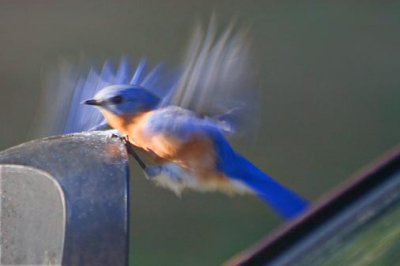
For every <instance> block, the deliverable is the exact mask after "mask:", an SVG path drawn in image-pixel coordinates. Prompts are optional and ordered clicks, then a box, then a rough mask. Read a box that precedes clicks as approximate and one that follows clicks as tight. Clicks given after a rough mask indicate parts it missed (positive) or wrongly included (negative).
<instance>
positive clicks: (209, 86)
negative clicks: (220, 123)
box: [162, 21, 256, 128]
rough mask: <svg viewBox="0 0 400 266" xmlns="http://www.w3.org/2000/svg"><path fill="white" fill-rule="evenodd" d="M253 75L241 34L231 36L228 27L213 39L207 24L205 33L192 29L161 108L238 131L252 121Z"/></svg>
mask: <svg viewBox="0 0 400 266" xmlns="http://www.w3.org/2000/svg"><path fill="white" fill-rule="evenodd" d="M253 74H254V73H252V70H251V68H250V56H249V42H248V40H247V38H246V35H245V33H244V32H243V31H239V32H237V33H235V34H233V26H232V25H231V26H229V27H228V29H227V30H226V31H225V32H223V34H222V35H221V36H220V37H219V38H217V34H216V27H215V23H214V22H213V21H211V22H210V25H209V27H208V30H207V33H204V31H203V30H202V28H201V27H200V26H197V27H196V28H195V31H194V35H193V37H192V40H191V42H190V45H189V48H188V51H187V53H186V57H185V61H184V65H183V70H182V74H181V76H180V78H179V80H178V82H177V84H176V86H175V88H174V90H172V91H171V92H170V94H169V95H168V96H167V97H166V98H165V99H164V101H163V102H162V105H163V106H167V105H177V106H181V107H183V108H186V109H189V110H192V111H194V112H196V113H197V114H200V115H205V116H209V117H216V118H219V119H221V120H226V121H228V122H229V123H231V124H233V126H234V127H235V128H237V127H239V126H240V127H241V128H242V126H243V122H244V121H250V120H253V121H254V113H255V110H256V108H255V107H256V95H255V94H256V86H255V84H254V78H253V77H252V76H253Z"/></svg>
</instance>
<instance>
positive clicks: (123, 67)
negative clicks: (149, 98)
mask: <svg viewBox="0 0 400 266" xmlns="http://www.w3.org/2000/svg"><path fill="white" fill-rule="evenodd" d="M85 69H86V71H85ZM87 69H89V70H87ZM113 84H134V85H140V86H142V87H145V88H147V89H148V90H150V91H152V92H153V93H155V94H157V95H158V96H160V97H163V96H164V95H165V94H166V93H167V90H169V89H170V88H171V86H172V85H171V84H172V82H171V81H170V80H169V79H168V78H167V74H166V73H165V71H164V68H163V66H162V65H158V66H156V67H155V68H153V69H148V67H147V63H146V61H145V60H144V59H142V60H141V61H140V62H139V63H138V66H137V67H136V70H135V71H133V67H132V64H131V63H130V62H129V61H128V60H127V59H126V58H123V59H122V60H121V61H120V64H119V66H118V67H115V66H113V64H111V63H110V62H106V63H104V65H103V67H102V69H101V70H100V71H98V70H96V69H95V68H94V67H93V66H92V67H90V66H89V67H88V66H87V65H86V66H84V65H83V64H81V65H73V64H70V63H67V62H62V63H60V64H59V66H58V69H56V70H53V71H50V72H49V74H48V75H47V82H46V84H45V88H44V93H43V94H42V104H41V107H42V110H41V112H40V113H39V118H40V121H39V123H38V131H39V135H40V136H46V135H54V134H63V133H72V132H80V131H86V130H90V129H93V128H96V126H98V125H99V124H102V123H105V120H104V118H103V117H102V115H101V113H100V112H99V110H98V109H97V108H93V107H92V106H87V105H83V104H81V103H82V102H83V101H84V100H87V99H90V98H92V97H93V96H94V95H95V94H96V92H98V91H99V90H101V89H102V88H104V87H106V86H109V85H113Z"/></svg>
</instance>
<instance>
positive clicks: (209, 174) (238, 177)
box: [65, 23, 308, 219]
mask: <svg viewBox="0 0 400 266" xmlns="http://www.w3.org/2000/svg"><path fill="white" fill-rule="evenodd" d="M216 31H217V30H216V27H215V24H214V23H210V26H209V28H208V30H207V32H206V33H204V32H203V30H202V28H201V27H197V28H196V30H195V31H194V35H193V37H192V42H191V44H190V45H189V49H188V51H187V55H186V57H185V61H184V64H183V66H181V67H180V68H179V69H178V70H176V71H172V72H171V73H168V74H166V72H168V71H163V70H162V69H164V68H163V66H157V67H156V68H154V69H153V70H151V71H147V70H146V69H147V63H146V62H145V61H141V62H140V63H139V64H138V67H137V69H136V71H135V72H134V74H133V77H132V78H129V77H130V74H129V73H131V72H130V67H129V64H128V62H127V61H126V60H125V59H124V60H122V61H121V64H120V66H119V68H118V70H117V71H116V72H113V71H112V69H113V68H112V67H110V66H109V65H108V64H105V66H104V68H103V70H102V71H101V73H100V74H98V73H95V71H92V72H90V73H89V74H88V75H87V77H86V78H78V79H76V80H77V81H76V80H75V87H77V88H78V89H76V90H75V94H74V95H73V96H72V102H76V101H77V100H78V99H81V98H83V97H86V96H87V94H88V93H93V94H94V96H92V97H90V99H89V100H86V101H84V103H85V104H86V105H90V106H95V107H97V109H98V110H99V111H100V112H97V113H96V112H93V110H94V108H93V109H92V110H89V109H87V108H88V107H83V106H81V107H77V106H74V105H71V106H74V107H73V108H71V110H70V113H69V114H68V118H67V120H66V125H67V126H66V129H65V131H70V132H72V131H76V130H79V129H81V128H82V125H85V126H86V127H88V124H90V123H92V126H93V125H94V124H93V123H94V121H95V124H96V125H94V127H92V128H94V129H102V128H104V127H111V128H113V129H114V130H117V132H119V134H121V135H124V136H127V139H128V141H129V142H130V144H132V145H133V146H134V147H135V148H137V149H139V150H141V151H142V152H143V153H144V154H146V155H147V157H148V158H150V161H151V163H152V164H151V165H146V166H145V169H144V170H145V174H146V175H147V176H148V177H149V178H151V179H152V180H154V181H155V182H156V183H158V184H159V185H161V186H164V187H167V188H170V189H172V190H173V191H175V192H176V193H177V194H179V193H180V192H181V191H182V190H184V189H193V190H198V191H214V190H218V191H223V192H226V193H229V194H232V193H239V194H243V193H254V194H256V195H257V196H259V197H260V198H261V199H262V200H263V201H265V202H266V203H267V204H269V205H270V206H271V207H272V209H273V210H275V211H276V212H277V213H278V214H279V215H280V216H282V217H283V218H285V219H291V218H294V217H296V216H297V215H299V214H300V213H302V212H303V211H304V210H305V209H306V208H307V206H308V203H307V201H306V200H305V199H303V198H302V197H301V196H299V195H298V194H296V193H295V192H293V191H292V190H290V189H288V188H286V187H285V186H283V185H282V184H280V183H279V182H277V181H276V180H274V179H273V178H272V177H270V176H269V175H267V174H266V173H264V172H263V171H261V170H260V169H259V168H257V167H256V166H254V165H253V164H252V163H251V162H250V161H249V160H247V159H246V158H245V157H243V156H242V155H240V154H239V153H238V152H237V151H235V150H234V149H233V147H232V146H231V144H230V143H229V141H228V138H230V137H231V136H232V135H235V134H236V132H238V131H240V130H239V129H240V128H241V126H243V125H244V124H246V122H247V124H249V123H248V122H249V121H251V120H255V115H254V113H252V112H251V110H253V111H254V108H253V107H254V106H255V97H254V93H252V90H253V88H252V87H253V86H254V84H252V82H251V80H252V78H251V77H250V74H249V72H251V69H250V65H249V60H248V58H249V46H248V42H247V39H246V34H245V33H244V32H242V31H239V32H238V33H236V34H233V27H232V26H230V27H228V29H227V30H226V31H225V32H223V33H222V35H221V36H220V37H219V38H216V37H215V36H216V35H217V34H216ZM146 73H147V74H146ZM88 87H91V88H92V89H91V90H88V89H87V88H88ZM85 108H86V109H85ZM89 108H90V107H89ZM246 108H247V109H246ZM100 114H101V115H100ZM78 116H79V117H81V119H86V121H81V122H80V125H79V126H76V124H77V123H76V119H77V117H78ZM74 121H75V123H74Z"/></svg>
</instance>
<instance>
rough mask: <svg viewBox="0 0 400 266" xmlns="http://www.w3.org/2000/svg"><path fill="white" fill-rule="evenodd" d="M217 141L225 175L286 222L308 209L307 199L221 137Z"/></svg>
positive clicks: (220, 166) (220, 167) (220, 164)
mask: <svg viewBox="0 0 400 266" xmlns="http://www.w3.org/2000/svg"><path fill="white" fill-rule="evenodd" d="M218 135H219V134H218ZM215 140H216V147H217V150H218V153H219V158H220V159H219V166H218V167H219V169H220V170H221V171H222V172H224V174H225V175H227V176H229V177H230V178H232V179H235V180H238V181H240V182H242V183H244V184H246V186H247V187H249V188H250V189H251V190H253V191H254V192H255V193H256V194H257V195H258V196H259V197H260V198H261V199H262V200H263V201H264V202H266V203H267V204H268V205H270V206H271V207H272V209H273V210H274V211H276V212H277V213H278V214H279V215H280V216H282V217H283V218H284V219H286V220H289V219H292V218H295V217H296V216H298V215H299V214H301V213H302V212H303V211H304V210H306V209H307V207H308V202H307V201H306V200H305V199H303V198H302V197H301V196H299V195H298V194H296V193H295V192H293V191H291V190H290V189H288V188H286V187H285V186H283V185H282V184H280V183H278V182H277V181H275V180H274V179H273V178H272V177H270V176H268V175H267V174H265V173H264V172H262V171H261V170H260V169H258V168H257V167H256V166H254V165H253V164H252V163H251V162H249V161H248V160H247V159H246V158H244V157H243V156H241V155H240V154H238V153H236V152H235V151H234V150H233V149H232V147H231V146H230V145H229V143H228V142H227V141H226V140H225V139H224V138H223V137H222V136H221V135H219V136H218V137H217V138H216V139H215Z"/></svg>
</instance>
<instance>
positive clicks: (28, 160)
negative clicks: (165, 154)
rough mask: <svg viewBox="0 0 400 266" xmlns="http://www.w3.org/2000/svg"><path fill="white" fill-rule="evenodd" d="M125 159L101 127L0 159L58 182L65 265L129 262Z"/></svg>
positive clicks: (18, 149) (26, 147)
mask: <svg viewBox="0 0 400 266" xmlns="http://www.w3.org/2000/svg"><path fill="white" fill-rule="evenodd" d="M127 162H128V158H127V154H126V149H125V146H124V145H123V144H122V143H121V141H120V140H119V139H118V138H109V134H108V133H102V132H90V133H80V134H71V135H64V136H57V137H50V138H45V139H41V140H35V141H32V142H28V143H25V144H22V145H19V146H16V147H13V148H11V149H8V150H5V151H3V152H1V153H0V164H16V165H20V166H22V167H23V166H28V167H33V168H37V169H40V170H42V171H45V172H47V173H48V174H49V175H51V176H52V177H53V178H54V179H55V180H56V181H57V182H58V183H59V185H60V187H61V189H62V191H63V193H64V195H65V207H66V222H65V237H64V239H65V240H64V250H63V258H62V264H63V265H127V261H128V235H129V234H128V217H129V214H128V209H129V208H128V196H129V195H128V189H129V186H128V178H129V171H128V164H127ZM13 189H17V188H13ZM32 200H36V199H32ZM40 204H41V205H43V206H44V207H45V208H51V206H53V204H54V203H53V202H50V200H49V199H47V200H46V202H41V203H40ZM36 211H37V212H40V211H41V209H40V208H39V207H38V208H36ZM58 211H59V210H58ZM10 213H11V211H10ZM26 226H27V227H28V225H26ZM14 233H15V234H20V231H15V232H14ZM3 252H4V250H3Z"/></svg>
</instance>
